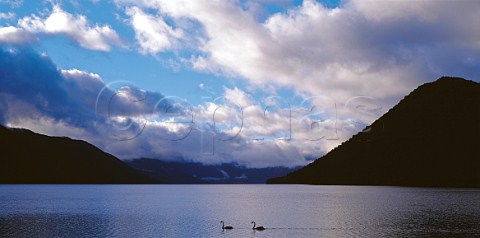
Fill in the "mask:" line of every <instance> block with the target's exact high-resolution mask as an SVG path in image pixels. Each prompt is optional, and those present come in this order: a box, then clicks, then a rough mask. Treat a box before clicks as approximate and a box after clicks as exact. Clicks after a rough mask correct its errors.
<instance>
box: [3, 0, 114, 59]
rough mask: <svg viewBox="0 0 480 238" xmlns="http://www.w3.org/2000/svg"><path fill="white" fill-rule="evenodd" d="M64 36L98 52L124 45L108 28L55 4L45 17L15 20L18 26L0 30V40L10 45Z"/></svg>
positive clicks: (34, 16) (27, 17)
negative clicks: (32, 39) (39, 37)
mask: <svg viewBox="0 0 480 238" xmlns="http://www.w3.org/2000/svg"><path fill="white" fill-rule="evenodd" d="M35 34H46V35H65V36H67V37H69V38H70V39H72V40H74V41H76V42H77V43H78V44H79V45H80V46H81V47H83V48H86V49H91V50H98V51H109V50H110V49H111V46H112V45H117V46H123V43H122V40H121V39H120V37H119V36H118V34H117V33H116V32H115V30H113V29H112V28H111V27H110V26H108V25H103V26H101V25H97V24H96V25H93V26H92V25H90V24H89V22H88V20H87V18H86V17H85V16H83V15H73V14H71V13H68V12H65V11H64V10H62V9H61V8H60V6H58V5H53V10H52V12H51V13H50V15H49V16H47V17H46V18H42V17H39V16H37V15H31V16H26V17H23V18H21V19H19V20H18V26H17V27H13V26H7V27H2V28H0V40H2V41H3V42H9V43H25V42H27V39H31V38H32V35H35Z"/></svg>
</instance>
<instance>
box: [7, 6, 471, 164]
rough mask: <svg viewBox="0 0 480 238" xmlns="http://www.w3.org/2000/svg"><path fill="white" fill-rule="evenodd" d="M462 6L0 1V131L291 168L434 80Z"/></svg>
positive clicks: (447, 60) (128, 151)
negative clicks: (13, 129) (24, 130)
mask: <svg viewBox="0 0 480 238" xmlns="http://www.w3.org/2000/svg"><path fill="white" fill-rule="evenodd" d="M478 29H480V2H478V1H474V0H460V1H453V0H451V1H450V0H442V1H433V0H425V1H400V0H398V1H397V0H390V1H373V0H345V1H335V0H325V1H314V0H304V1H301V0H296V1H293V0H259V1H250V0H224V1H188V0H176V1H171V0H153V1H147V0H139V1H133V0H84V1H80V0H41V1H33V0H31V1H26V0H25V1H22V0H0V85H1V87H0V124H2V125H6V126H10V127H21V128H28V129H31V130H33V131H35V132H38V133H43V134H47V135H52V136H68V137H71V138H75V139H82V140H86V141H88V142H90V143H92V144H94V145H96V146H97V147H99V148H100V149H102V150H104V151H106V152H108V153H111V154H113V155H115V156H117V157H118V158H120V159H134V158H142V157H144V158H155V159H162V160H169V161H193V162H201V163H206V164H218V163H236V164H239V165H244V166H247V167H270V166H288V167H292V166H301V165H305V164H308V163H310V162H311V161H313V160H314V159H316V158H318V157H320V156H322V155H323V154H325V153H327V152H328V151H330V150H331V149H333V148H335V147H336V146H338V145H339V144H341V143H342V142H344V141H346V140H348V139H349V138H350V137H351V136H352V135H354V134H356V133H368V131H365V132H362V130H363V129H364V128H365V127H366V126H367V125H369V124H370V123H372V122H373V121H374V120H375V119H377V118H379V117H380V116H381V115H383V114H384V113H385V112H387V111H388V109H390V108H391V107H393V106H394V105H395V104H397V103H398V102H399V101H400V100H401V99H402V98H403V97H404V96H405V95H407V94H408V93H409V92H411V91H412V90H413V89H415V88H416V87H418V86H419V85H421V84H423V83H426V82H431V81H434V80H436V79H437V78H439V77H441V76H445V75H447V76H457V77H464V78H466V79H470V80H474V81H477V82H479V80H480V79H479V76H480V31H479V30H478Z"/></svg>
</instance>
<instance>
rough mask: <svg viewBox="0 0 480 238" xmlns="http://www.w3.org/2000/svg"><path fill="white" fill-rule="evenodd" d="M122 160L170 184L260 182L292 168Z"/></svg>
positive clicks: (284, 173) (155, 160)
mask: <svg viewBox="0 0 480 238" xmlns="http://www.w3.org/2000/svg"><path fill="white" fill-rule="evenodd" d="M179 159H181V158H179ZM125 162H126V163H127V164H128V165H130V166H131V167H133V168H135V169H137V170H138V171H140V172H142V173H144V174H145V175H147V176H149V177H152V178H155V179H157V180H159V181H162V182H164V183H173V184H255V183H256V184H259V183H262V184H264V183H265V182H266V181H267V179H268V178H271V177H276V176H283V175H286V174H287V173H289V172H292V171H293V170H295V169H294V168H286V167H268V168H247V167H245V166H242V165H239V164H236V163H224V164H216V165H208V164H201V163H195V162H186V161H179V162H175V161H162V160H158V159H147V158H141V159H134V160H128V161H125Z"/></svg>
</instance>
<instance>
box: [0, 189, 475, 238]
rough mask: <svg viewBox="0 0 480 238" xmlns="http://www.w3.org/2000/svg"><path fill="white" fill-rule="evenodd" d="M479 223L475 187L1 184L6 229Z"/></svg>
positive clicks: (242, 231)
mask: <svg viewBox="0 0 480 238" xmlns="http://www.w3.org/2000/svg"><path fill="white" fill-rule="evenodd" d="M220 220H224V221H225V223H226V225H232V226H234V229H233V230H225V231H222V229H221V224H220ZM252 220H255V221H256V222H257V225H259V226H260V225H261V226H265V227H267V230H265V231H253V230H252V229H251V224H250V221H252ZM478 224H480V190H473V189H432V188H402V187H366V186H358V187H355V186H304V185H0V237H381V236H388V237H432V236H434V237H475V236H477V237H478V236H480V226H479V225H478Z"/></svg>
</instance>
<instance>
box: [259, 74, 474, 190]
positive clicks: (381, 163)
mask: <svg viewBox="0 0 480 238" xmlns="http://www.w3.org/2000/svg"><path fill="white" fill-rule="evenodd" d="M268 183H299V184H350V185H399V186H442V187H480V84H479V83H476V82H473V81H467V80H465V79H461V78H450V77H443V78H440V79H438V80H437V81H435V82H432V83H426V84H424V85H422V86H420V87H418V88H417V89H416V90H414V91H413V92H411V93H410V94H409V95H408V96H406V97H405V98H404V99H403V100H402V101H400V103H399V104H398V105H396V106H395V107H393V108H392V109H390V111H388V112H387V113H386V114H385V115H383V116H382V117H381V118H379V119H378V120H376V121H375V122H374V123H373V124H372V125H370V127H368V128H367V129H366V130H365V131H364V132H360V133H358V134H356V135H355V136H353V137H352V138H351V139H349V140H348V141H346V142H345V143H343V144H342V145H340V146H338V147H337V148H335V149H333V150H332V151H330V152H329V153H327V154H326V155H325V156H323V157H321V158H319V159H317V160H316V161H314V162H313V163H311V164H309V165H307V166H306V167H304V168H302V169H300V170H297V171H295V172H292V173H290V174H288V175H287V176H285V177H279V178H274V179H270V180H268Z"/></svg>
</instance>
